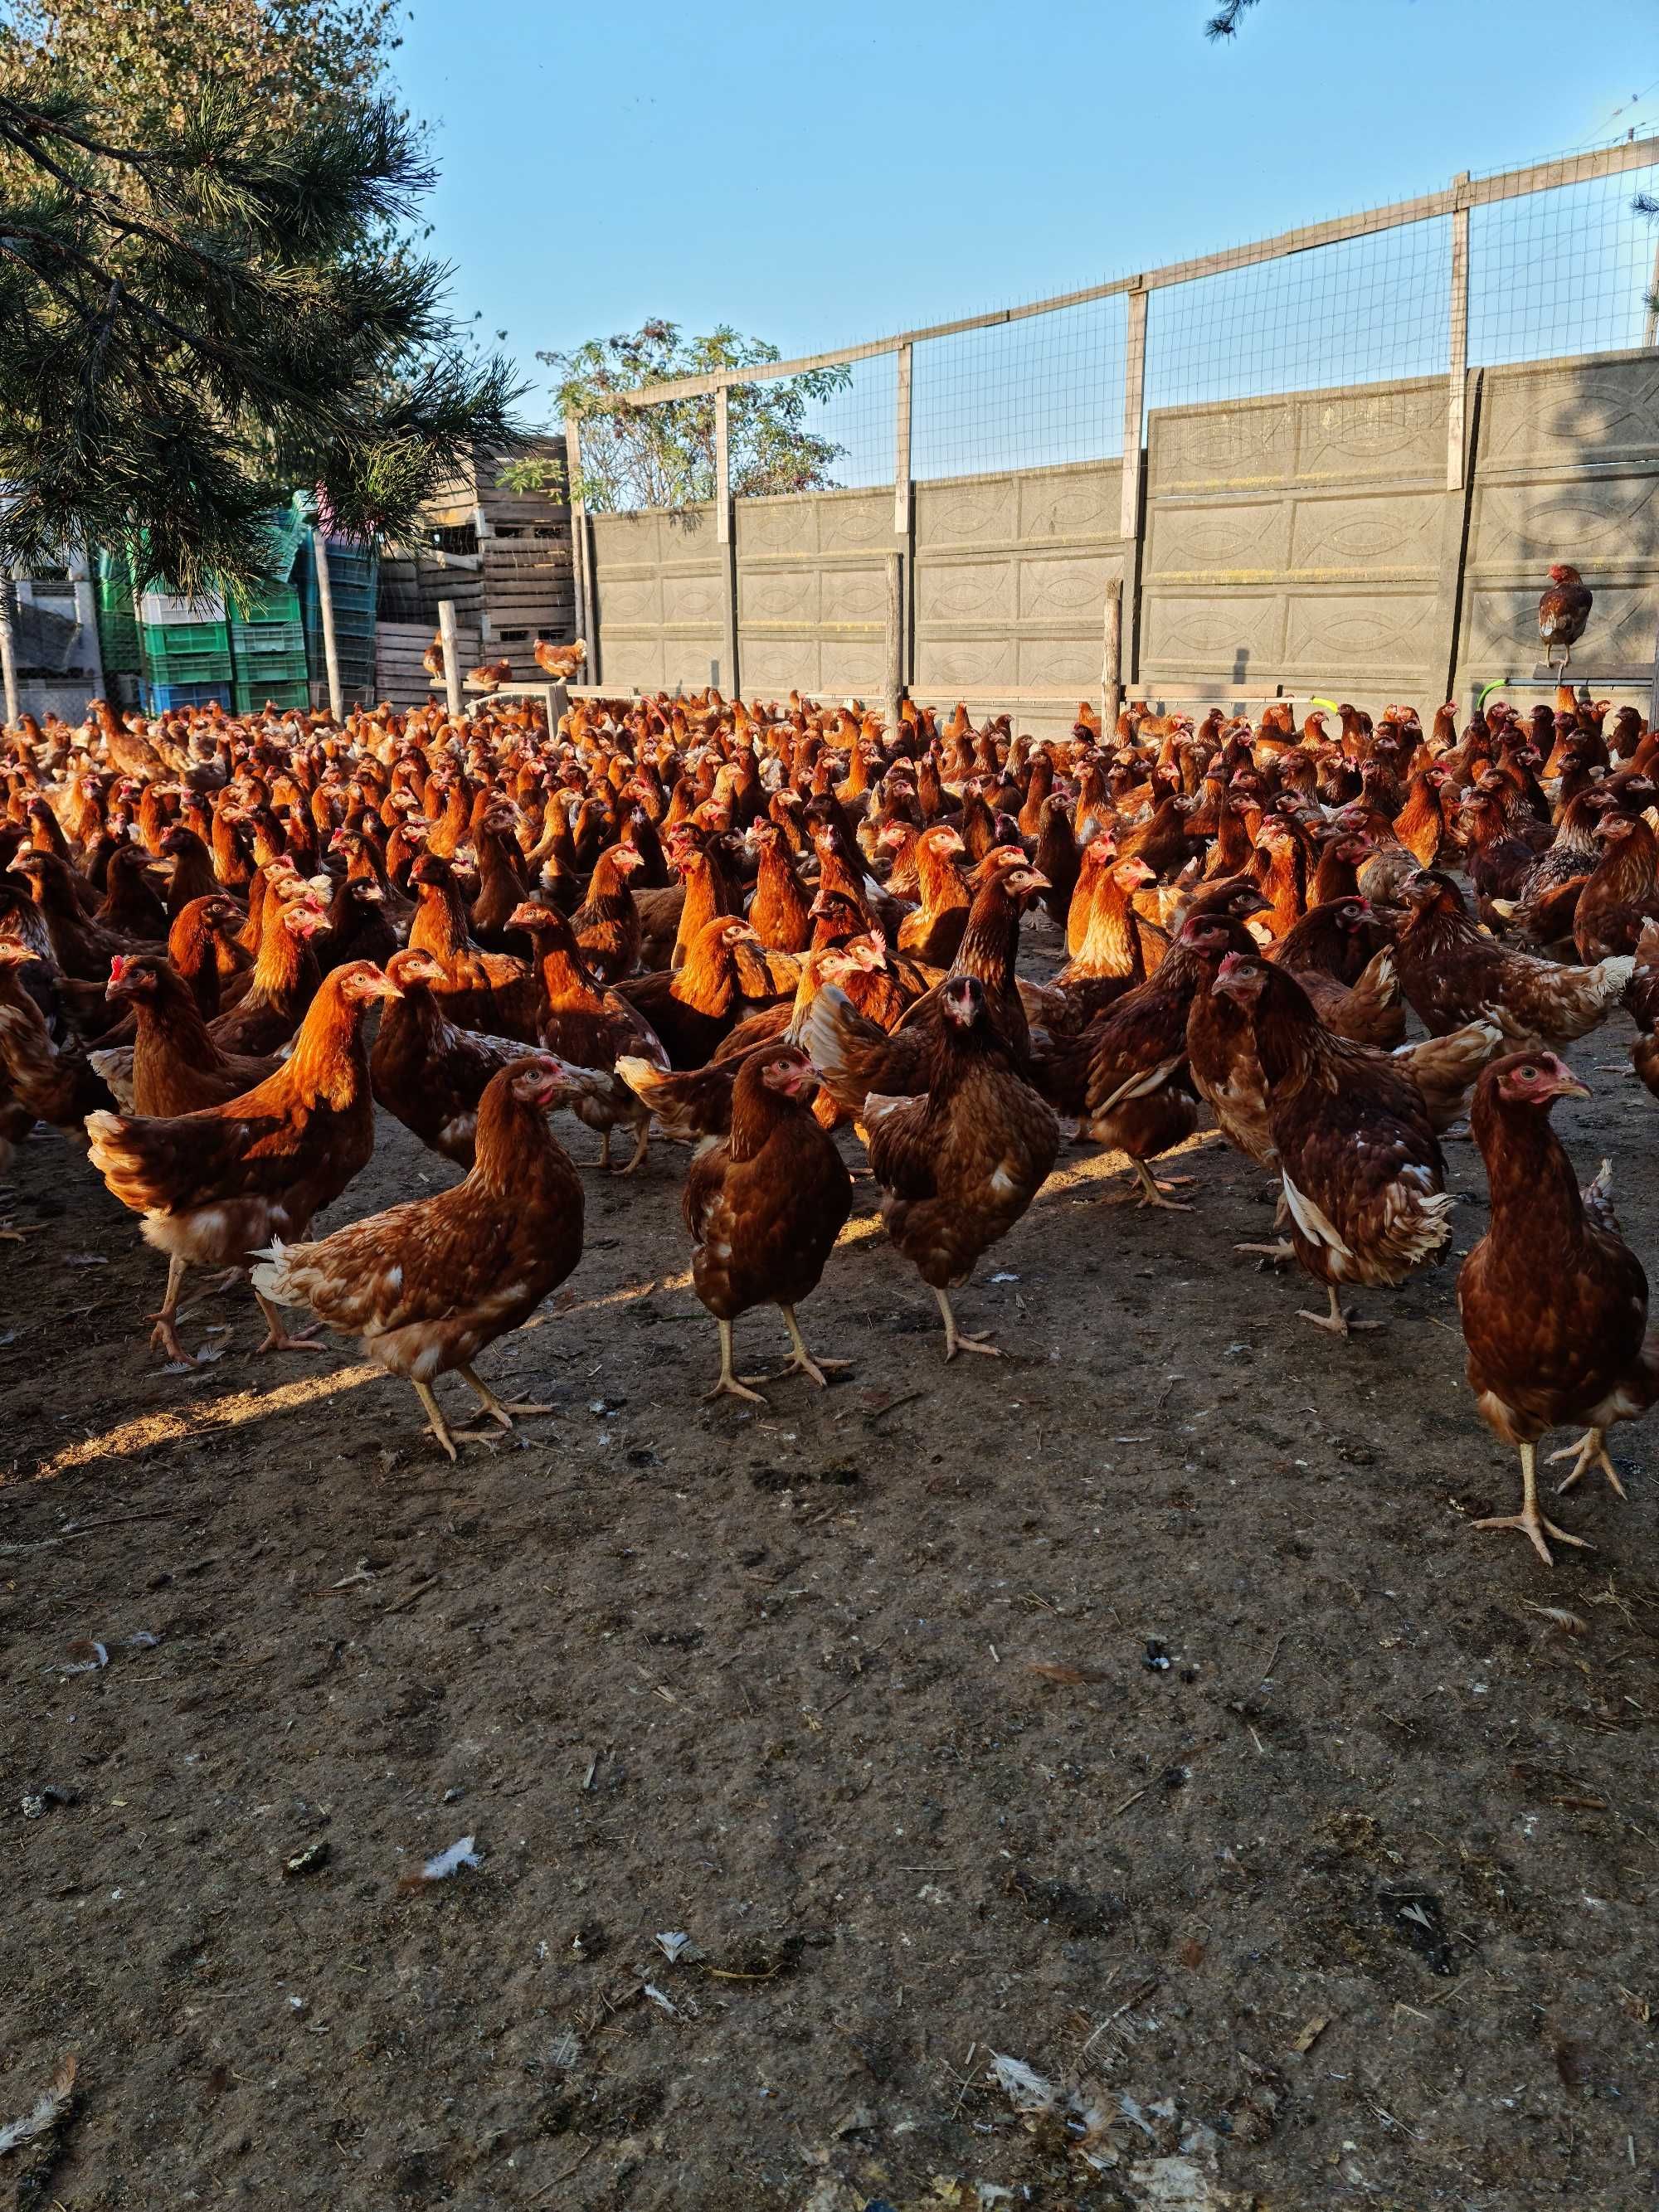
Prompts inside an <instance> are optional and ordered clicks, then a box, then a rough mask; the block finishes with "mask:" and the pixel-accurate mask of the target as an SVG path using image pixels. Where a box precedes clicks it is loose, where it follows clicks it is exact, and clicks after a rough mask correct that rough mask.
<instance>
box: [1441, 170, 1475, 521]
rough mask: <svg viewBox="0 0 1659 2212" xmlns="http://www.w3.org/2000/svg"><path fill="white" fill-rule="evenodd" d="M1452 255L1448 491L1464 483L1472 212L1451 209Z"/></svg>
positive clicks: (1460, 180) (1458, 183) (1462, 177)
mask: <svg viewBox="0 0 1659 2212" xmlns="http://www.w3.org/2000/svg"><path fill="white" fill-rule="evenodd" d="M1468 181H1469V173H1468V170H1467V169H1465V170H1463V171H1462V173H1460V174H1459V175H1457V176H1455V177H1454V178H1453V179H1452V190H1453V191H1454V192H1455V191H1458V190H1459V189H1460V187H1462V186H1464V185H1468ZM1451 225H1452V252H1451V368H1450V372H1449V374H1450V379H1451V381H1450V384H1449V386H1448V389H1447V392H1446V489H1447V490H1448V491H1460V490H1461V489H1462V484H1463V439H1464V430H1465V427H1466V425H1465V422H1464V408H1465V406H1466V404H1467V402H1468V388H1469V210H1468V207H1467V205H1460V206H1456V207H1454V208H1453V210H1452V219H1451Z"/></svg>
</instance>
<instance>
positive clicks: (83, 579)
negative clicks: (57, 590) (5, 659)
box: [70, 545, 104, 698]
mask: <svg viewBox="0 0 1659 2212" xmlns="http://www.w3.org/2000/svg"><path fill="white" fill-rule="evenodd" d="M70 582H71V583H72V584H73V585H74V586H75V621H76V628H77V629H79V630H80V633H81V635H82V638H83V639H84V641H85V644H86V654H87V670H88V674H89V675H90V676H91V678H92V691H93V696H94V698H101V697H102V696H103V695H104V648H103V642H102V641H101V639H100V637H99V635H98V594H97V592H95V591H94V588H93V583H92V553H91V549H90V548H89V547H88V546H86V545H82V547H81V549H80V550H79V551H78V552H77V553H76V555H75V556H73V558H72V559H71V560H70Z"/></svg>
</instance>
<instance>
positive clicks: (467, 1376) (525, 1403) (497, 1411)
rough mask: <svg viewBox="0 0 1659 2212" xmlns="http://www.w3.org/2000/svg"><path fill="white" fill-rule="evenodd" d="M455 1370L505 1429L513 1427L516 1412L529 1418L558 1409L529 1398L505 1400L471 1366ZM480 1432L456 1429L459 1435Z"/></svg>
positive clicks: (493, 1419)
mask: <svg viewBox="0 0 1659 2212" xmlns="http://www.w3.org/2000/svg"><path fill="white" fill-rule="evenodd" d="M455 1372H456V1373H457V1374H458V1375H459V1376H460V1378H461V1380H462V1382H463V1383H465V1385H466V1387H467V1389H469V1390H471V1393H472V1395H473V1396H474V1397H475V1398H476V1399H477V1401H478V1403H479V1404H480V1405H481V1406H482V1407H483V1409H484V1411H485V1413H488V1414H489V1418H490V1419H491V1420H492V1421H495V1422H496V1423H498V1424H499V1425H500V1426H501V1427H502V1428H504V1429H510V1428H511V1427H512V1425H513V1415H514V1414H515V1413H517V1414H520V1416H522V1417H525V1418H526V1419H528V1418H530V1417H532V1416H533V1415H535V1414H537V1413H554V1412H556V1410H557V1408H556V1407H552V1406H538V1405H537V1404H535V1403H534V1402H533V1401H532V1400H531V1399H528V1398H508V1399H507V1400H506V1401H502V1400H501V1399H500V1398H498V1397H497V1396H496V1395H495V1392H494V1391H493V1390H492V1389H490V1387H489V1384H488V1383H483V1382H481V1381H480V1380H479V1378H478V1377H477V1376H476V1375H475V1374H474V1373H473V1371H472V1370H471V1368H470V1367H458V1368H457V1369H456V1370H455ZM478 1433H479V1432H478V1431H472V1430H465V1429H459V1430H457V1431H456V1434H457V1435H458V1436H469V1435H477V1434H478Z"/></svg>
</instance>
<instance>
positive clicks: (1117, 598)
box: [1100, 577, 1123, 744]
mask: <svg viewBox="0 0 1659 2212" xmlns="http://www.w3.org/2000/svg"><path fill="white" fill-rule="evenodd" d="M1122 705H1123V585H1122V581H1121V579H1120V578H1117V577H1114V578H1113V580H1112V581H1111V582H1110V583H1109V584H1108V585H1107V586H1106V617H1105V623H1104V626H1103V636H1102V639H1101V647H1100V730H1101V736H1102V738H1103V740H1104V742H1105V743H1106V744H1111V742H1112V732H1113V731H1114V730H1115V729H1116V727H1117V718H1118V714H1119V710H1120V709H1121V707H1122Z"/></svg>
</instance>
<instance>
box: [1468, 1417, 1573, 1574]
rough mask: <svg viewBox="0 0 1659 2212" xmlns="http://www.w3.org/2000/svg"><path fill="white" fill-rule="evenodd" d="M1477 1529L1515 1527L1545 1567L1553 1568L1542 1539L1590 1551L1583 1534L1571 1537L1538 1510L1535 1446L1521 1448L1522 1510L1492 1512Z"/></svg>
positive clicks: (1552, 1562) (1552, 1561)
mask: <svg viewBox="0 0 1659 2212" xmlns="http://www.w3.org/2000/svg"><path fill="white" fill-rule="evenodd" d="M1591 1433H1592V1434H1594V1433H1595V1432H1594V1431H1592V1432H1591ZM1474 1525H1475V1527H1476V1528H1518V1529H1520V1531H1521V1533H1522V1535H1524V1536H1525V1537H1526V1538H1527V1539H1528V1541H1529V1542H1530V1544H1531V1546H1532V1547H1533V1549H1534V1552H1536V1553H1537V1554H1538V1556H1539V1558H1540V1559H1541V1560H1542V1561H1543V1562H1544V1565H1546V1566H1547V1567H1553V1565H1555V1562H1554V1560H1553V1559H1552V1558H1551V1557H1550V1547H1549V1546H1548V1545H1547V1543H1546V1542H1545V1541H1544V1539H1545V1537H1546V1536H1553V1537H1554V1539H1555V1541H1556V1542H1557V1543H1558V1544H1576V1545H1577V1547H1578V1549H1579V1550H1580V1551H1581V1552H1593V1551H1594V1550H1595V1545H1594V1544H1587V1543H1586V1542H1585V1541H1584V1539H1583V1537H1582V1536H1570V1535H1569V1534H1567V1532H1566V1530H1565V1528H1557V1527H1556V1525H1555V1523H1554V1522H1553V1521H1547V1520H1546V1519H1545V1518H1544V1516H1543V1515H1542V1514H1541V1512H1540V1511H1539V1510H1538V1447H1537V1445H1536V1444H1522V1447H1521V1510H1520V1511H1519V1512H1518V1513H1507V1514H1499V1515H1495V1516H1493V1517H1492V1519H1491V1520H1488V1521H1477V1522H1475V1524H1474Z"/></svg>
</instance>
